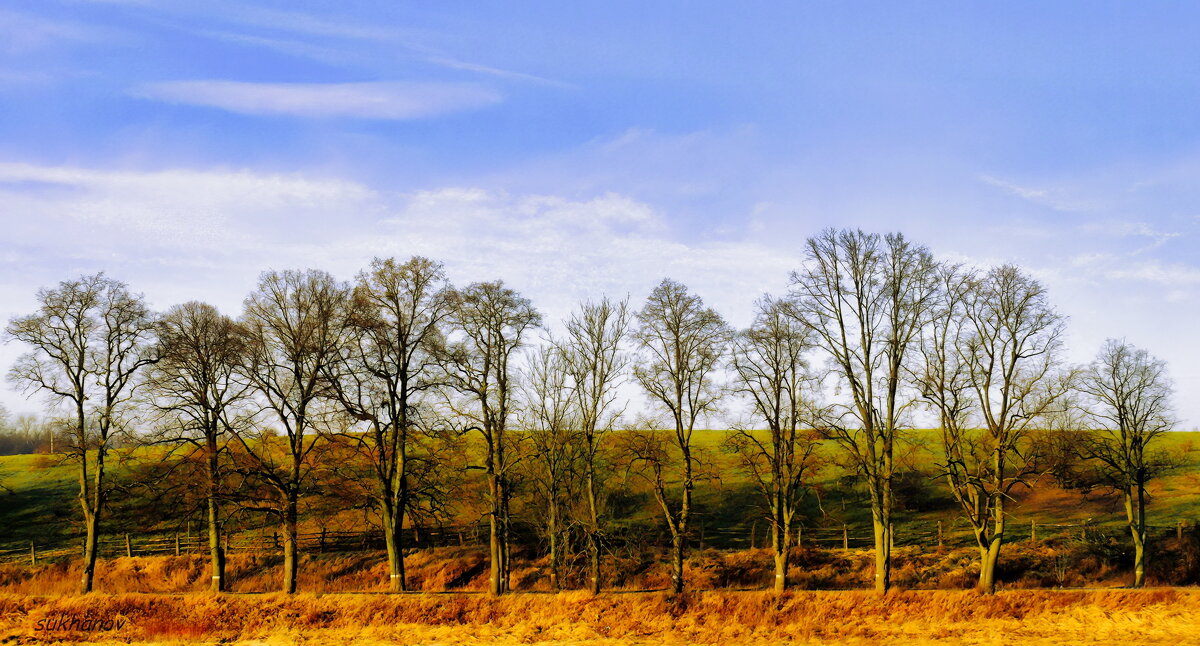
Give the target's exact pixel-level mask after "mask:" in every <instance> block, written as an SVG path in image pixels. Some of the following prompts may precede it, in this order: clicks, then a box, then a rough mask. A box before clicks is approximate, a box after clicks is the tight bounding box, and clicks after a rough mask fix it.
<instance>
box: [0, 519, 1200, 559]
mask: <svg viewBox="0 0 1200 646" xmlns="http://www.w3.org/2000/svg"><path fill="white" fill-rule="evenodd" d="M1189 528H1190V529H1189ZM524 529H525V531H524V532H518V534H521V533H524V534H526V535H525V536H521V538H522V539H526V538H532V536H531V535H530V534H532V531H533V530H532V529H531V528H524ZM1147 529H1148V532H1149V534H1150V535H1151V537H1152V538H1164V537H1167V536H1170V535H1175V536H1177V537H1178V538H1180V539H1182V538H1183V535H1184V533H1185V531H1197V530H1198V529H1200V525H1198V524H1197V523H1196V522H1191V523H1187V522H1184V521H1180V522H1179V523H1177V524H1175V525H1169V526H1168V525H1153V526H1148V527H1147ZM484 530H485V527H484V526H482V525H468V526H447V527H429V528H407V529H406V531H405V536H404V543H405V546H406V547H410V548H428V547H445V546H450V545H479V544H482V543H483V542H484V538H485V536H486V532H485V531H484ZM1128 531H1129V530H1128V528H1127V527H1126V526H1124V525H1100V524H1098V523H1096V522H1092V521H1090V520H1085V521H1081V522H1075V523H1025V524H1016V523H1014V524H1011V525H1010V526H1009V527H1008V528H1006V529H1005V541H1006V542H1010V543H1011V542H1018V541H1047V540H1063V539H1076V540H1095V539H1097V538H1100V537H1117V538H1122V537H1124V536H1127V534H1128ZM642 538H643V539H644V538H645V537H644V536H643V537H642ZM222 539H223V540H224V543H225V545H224V547H225V551H226V553H237V552H278V551H282V549H283V546H284V537H283V535H282V534H280V533H279V532H277V531H265V530H253V531H245V532H235V533H231V534H224V535H223V536H222ZM693 539H694V540H696V541H697V542H698V544H699V546H700V547H701V548H704V547H717V548H724V549H745V548H748V547H750V548H755V547H770V545H771V536H770V531H769V528H768V527H767V524H766V523H765V522H759V523H754V524H753V525H752V526H751V528H750V530H749V532H747V531H745V530H743V529H736V528H724V527H723V528H706V527H704V526H700V527H698V528H696V531H695V533H694V534H693ZM629 540H633V539H626V540H625V541H622V540H621V539H617V538H614V539H613V541H614V542H629ZM891 540H892V544H893V545H894V546H900V547H904V546H921V547H930V548H933V547H939V546H946V547H964V546H968V545H972V544H974V539H973V538H972V536H971V535H970V532H969V531H966V528H964V527H963V526H962V525H961V524H958V523H954V524H952V523H943V522H941V521H938V522H921V523H905V524H901V525H899V526H893V527H892V531H891ZM651 542H653V541H651ZM874 543H875V536H874V531H873V529H872V528H871V527H870V526H866V527H864V526H861V525H859V526H850V525H842V526H832V527H800V528H799V529H798V530H797V531H796V533H795V534H794V535H793V544H795V545H800V546H810V547H812V546H815V547H822V548H827V549H838V548H842V549H858V548H869V547H872V546H874ZM97 548H98V553H99V556H100V557H101V558H117V557H122V556H126V557H129V556H154V555H183V554H204V553H207V552H208V550H209V545H208V537H207V536H206V535H195V534H191V535H188V534H167V533H155V534H121V535H117V536H105V537H102V538H101V539H100V540H99V541H98V545H97ZM297 548H298V549H299V550H300V551H302V552H310V553H314V552H315V553H323V552H355V551H382V550H384V549H386V544H385V542H384V535H383V532H382V531H381V530H378V529H372V530H327V529H322V530H319V531H314V532H303V533H301V534H299V535H298V537H297ZM82 553H83V540H82V539H75V540H68V541H62V540H60V541H53V542H47V543H44V544H43V543H40V542H38V541H31V542H29V543H24V544H17V543H6V544H0V562H9V563H29V564H36V563H38V562H39V561H44V560H56V559H63V558H71V557H75V556H80V555H82Z"/></svg>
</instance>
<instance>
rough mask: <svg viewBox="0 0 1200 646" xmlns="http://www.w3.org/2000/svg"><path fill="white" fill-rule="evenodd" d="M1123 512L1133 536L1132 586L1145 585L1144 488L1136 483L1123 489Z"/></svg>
mask: <svg viewBox="0 0 1200 646" xmlns="http://www.w3.org/2000/svg"><path fill="white" fill-rule="evenodd" d="M1125 514H1126V518H1128V520H1129V533H1130V534H1132V536H1133V587H1135V588H1140V587H1143V586H1145V585H1146V489H1145V487H1143V486H1139V485H1138V484H1137V483H1134V484H1133V485H1131V486H1130V487H1129V488H1128V489H1126V490H1125Z"/></svg>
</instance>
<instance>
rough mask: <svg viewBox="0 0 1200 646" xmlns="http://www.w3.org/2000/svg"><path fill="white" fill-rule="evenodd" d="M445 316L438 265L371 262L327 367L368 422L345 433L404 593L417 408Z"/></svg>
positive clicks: (343, 398) (392, 573)
mask: <svg viewBox="0 0 1200 646" xmlns="http://www.w3.org/2000/svg"><path fill="white" fill-rule="evenodd" d="M449 312H450V298H449V284H448V283H447V281H446V276H445V273H444V271H443V270H442V266H441V264H439V263H436V262H433V261H432V260H428V259H426V258H421V257H413V258H411V259H409V260H408V261H406V262H404V263H399V262H397V261H396V260H395V259H391V258H389V259H381V258H376V259H374V260H373V261H372V262H371V267H370V269H369V270H368V271H365V272H362V273H361V274H359V276H358V280H357V282H356V284H355V286H354V291H353V298H352V302H351V308H350V316H349V320H348V339H347V343H346V344H345V346H344V347H343V348H342V351H341V356H340V358H339V361H337V362H336V363H333V364H331V365H330V366H329V367H330V368H331V369H332V374H331V378H330V383H331V385H332V386H333V392H334V394H335V395H336V397H337V399H338V401H339V402H340V403H341V405H342V407H343V408H344V409H345V411H346V412H347V413H348V414H349V415H350V416H352V417H353V418H354V419H356V420H358V421H360V422H363V423H365V424H366V426H367V429H366V432H364V433H359V432H355V433H352V434H350V437H351V438H352V440H353V441H354V442H355V443H356V445H357V446H358V447H359V449H361V452H362V453H363V454H364V455H365V456H366V457H367V460H368V462H369V463H370V465H371V470H372V473H373V475H374V476H375V477H374V479H375V485H376V486H375V489H376V492H375V498H376V500H377V501H378V508H379V515H380V519H381V521H382V523H383V527H384V542H385V544H386V546H387V553H388V576H389V584H390V586H391V589H392V590H393V591H403V590H405V589H406V584H405V572H404V549H405V544H404V527H405V521H406V517H407V512H408V508H409V506H410V505H412V504H413V503H414V498H413V494H414V489H416V488H419V483H414V481H413V477H414V475H415V474H416V472H417V471H418V469H417V466H418V463H420V462H422V461H427V460H428V458H429V457H430V453H429V452H428V451H427V450H422V447H421V444H422V442H421V440H422V438H421V435H420V433H419V432H418V429H417V427H418V426H419V424H418V422H419V420H420V415H418V414H417V412H416V411H417V403H418V399H419V398H420V396H421V395H422V393H424V392H426V391H427V390H429V389H430V388H431V387H433V386H434V385H435V383H436V378H437V374H435V373H436V368H437V361H436V354H437V351H438V348H439V347H440V346H441V344H442V343H443V341H444V339H443V334H442V330H441V325H442V323H443V322H444V319H445V318H446V316H447V315H448V314H449Z"/></svg>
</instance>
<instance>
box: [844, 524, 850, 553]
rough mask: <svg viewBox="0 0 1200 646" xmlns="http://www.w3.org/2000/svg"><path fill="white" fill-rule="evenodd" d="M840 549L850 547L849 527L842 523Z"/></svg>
mask: <svg viewBox="0 0 1200 646" xmlns="http://www.w3.org/2000/svg"><path fill="white" fill-rule="evenodd" d="M842 549H844V550H848V549H850V527H848V526H847V525H846V523H842Z"/></svg>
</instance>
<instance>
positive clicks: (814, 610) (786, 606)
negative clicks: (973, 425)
mask: <svg viewBox="0 0 1200 646" xmlns="http://www.w3.org/2000/svg"><path fill="white" fill-rule="evenodd" d="M0 618H2V619H0V643H4V644H31V643H80V644H105V643H131V644H139V643H156V644H175V643H179V644H191V643H238V644H351V643H356V644H377V643H379V644H382V643H401V644H547V645H551V644H767V643H772V644H774V643H780V642H786V643H793V644H930V643H949V644H1056V645H1058V646H1066V645H1069V644H1097V643H1102V644H1103V643H1108V644H1116V643H1137V644H1189V643H1196V642H1195V640H1196V635H1198V634H1200V590H1195V589H1150V590H1141V591H1132V590H1106V591H1044V590H1043V591H1021V590H1017V591H1007V592H1001V593H999V594H997V595H995V596H992V597H988V596H982V595H979V594H977V593H975V592H968V591H907V592H905V591H900V592H894V593H891V594H889V595H887V596H885V597H881V596H878V595H876V594H874V593H872V592H868V591H850V592H792V593H788V594H786V595H784V596H781V597H776V596H774V595H772V594H770V593H766V592H705V593H694V594H689V595H684V596H680V597H672V596H668V595H665V594H662V593H625V594H621V593H616V594H611V593H610V594H604V595H601V596H599V597H591V596H590V595H588V594H586V593H581V592H571V593H563V594H557V595H555V594H539V593H525V594H515V595H511V596H509V597H505V598H500V599H495V598H490V597H487V596H485V595H482V594H444V595H438V594H412V595H385V594H328V595H307V594H305V595H297V596H294V597H286V596H282V595H276V594H261V595H241V594H239V595H227V596H221V597H218V596H212V595H200V594H193V595H159V594H120V595H104V594H92V595H88V596H85V597H67V596H64V597H43V596H34V595H14V594H2V595H0ZM73 619H78V620H80V621H87V620H92V621H96V620H100V621H101V622H112V623H111V624H109V625H108V626H100V629H98V630H97V629H96V627H95V626H91V627H88V628H89V629H87V630H84V629H78V628H77V629H74V630H72V629H70V628H69V627H68V628H59V626H64V625H68V624H69V623H70V622H71V620H73ZM117 622H120V627H119V628H117V627H116V624H117ZM47 624H49V625H50V627H51V629H49V630H46V629H44V628H45V627H46V625H47ZM80 625H82V624H80ZM39 627H40V628H43V629H41V630H39ZM105 628H107V629H105Z"/></svg>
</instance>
